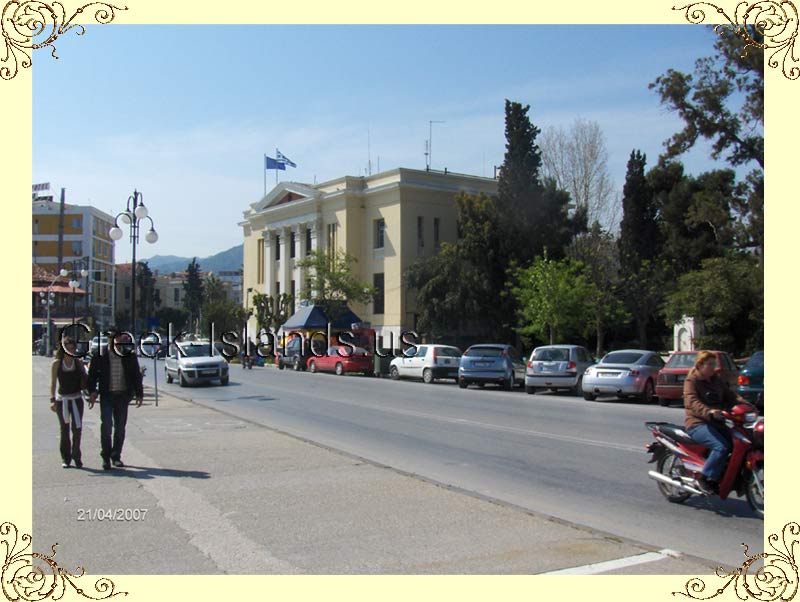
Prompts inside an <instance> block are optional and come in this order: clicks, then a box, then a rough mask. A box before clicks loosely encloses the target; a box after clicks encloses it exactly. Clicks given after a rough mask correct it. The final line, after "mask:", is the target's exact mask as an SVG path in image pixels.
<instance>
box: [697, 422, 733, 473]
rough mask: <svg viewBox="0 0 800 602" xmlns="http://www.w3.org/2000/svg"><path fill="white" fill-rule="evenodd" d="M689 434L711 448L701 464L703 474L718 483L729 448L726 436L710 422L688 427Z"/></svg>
mask: <svg viewBox="0 0 800 602" xmlns="http://www.w3.org/2000/svg"><path fill="white" fill-rule="evenodd" d="M689 436H690V437H691V438H692V439H694V440H695V441H697V442H698V443H700V444H702V445H705V446H706V447H708V448H709V449H710V450H711V453H710V454H709V455H708V458H707V459H706V463H705V465H704V466H703V476H704V477H705V478H707V479H709V480H711V481H716V482H718V483H719V481H720V479H721V478H722V471H723V470H724V469H725V464H726V460H727V459H728V453H729V452H730V450H731V445H730V443H729V442H728V438H727V437H726V436H725V435H724V434H723V433H721V432H720V431H719V430H718V429H717V428H716V427H714V426H712V425H710V424H699V425H697V426H693V427H692V428H690V429H689Z"/></svg>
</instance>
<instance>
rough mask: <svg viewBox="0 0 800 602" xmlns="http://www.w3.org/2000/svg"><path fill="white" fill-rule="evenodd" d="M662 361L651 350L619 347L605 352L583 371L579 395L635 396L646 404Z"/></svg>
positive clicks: (650, 400) (653, 391) (651, 394)
mask: <svg viewBox="0 0 800 602" xmlns="http://www.w3.org/2000/svg"><path fill="white" fill-rule="evenodd" d="M663 367H664V360H662V359H661V356H660V355H659V354H658V353H656V352H655V351H646V350H644V349H621V350H619V351H612V352H611V353H607V354H606V355H605V356H604V357H603V359H601V360H600V362H598V363H597V364H595V365H594V366H590V367H588V368H587V369H586V372H584V373H583V384H582V388H583V398H584V399H586V400H588V401H593V400H595V399H597V396H598V395H616V396H617V397H621V398H624V397H629V396H636V397H639V398H640V399H641V400H642V401H644V402H646V403H651V402H653V401H654V400H655V391H656V380H657V379H658V373H659V371H660V370H661V369H662V368H663Z"/></svg>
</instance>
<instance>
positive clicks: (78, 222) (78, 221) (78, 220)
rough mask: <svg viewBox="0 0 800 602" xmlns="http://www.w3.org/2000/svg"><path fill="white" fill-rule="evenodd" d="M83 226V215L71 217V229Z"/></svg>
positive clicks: (78, 228)
mask: <svg viewBox="0 0 800 602" xmlns="http://www.w3.org/2000/svg"><path fill="white" fill-rule="evenodd" d="M82 227H83V216H81V215H79V216H78V217H73V218H72V229H73V230H80V229H81V228H82Z"/></svg>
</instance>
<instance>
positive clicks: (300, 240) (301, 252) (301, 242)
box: [294, 223, 308, 307]
mask: <svg viewBox="0 0 800 602" xmlns="http://www.w3.org/2000/svg"><path fill="white" fill-rule="evenodd" d="M307 227H308V224H306V223H303V224H297V226H295V234H294V235H295V237H296V239H297V260H296V261H301V260H302V259H304V258H305V256H306V228H307ZM294 280H295V289H294V296H295V300H294V301H295V303H294V305H295V307H300V291H302V290H303V287H304V286H305V283H306V279H305V276H304V274H303V270H301V269H299V268H297V269H295V270H294Z"/></svg>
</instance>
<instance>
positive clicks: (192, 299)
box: [183, 257, 203, 330]
mask: <svg viewBox="0 0 800 602" xmlns="http://www.w3.org/2000/svg"><path fill="white" fill-rule="evenodd" d="M183 290H184V292H185V293H186V294H185V295H184V297H183V307H184V308H185V309H186V311H188V312H189V323H190V325H191V326H192V327H193V328H194V329H195V330H197V327H198V326H199V325H198V320H199V319H200V309H201V308H202V306H203V280H202V278H200V264H199V263H197V257H194V258H193V259H192V262H191V263H190V264H189V265H188V266H186V280H185V281H184V283H183Z"/></svg>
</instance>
